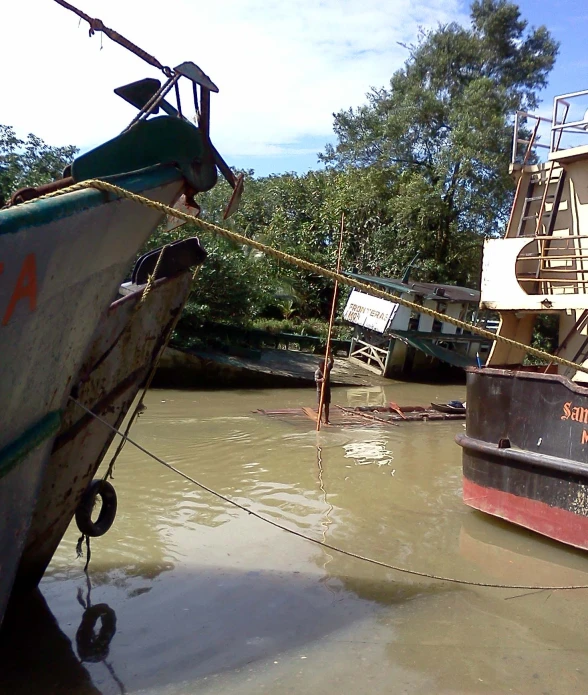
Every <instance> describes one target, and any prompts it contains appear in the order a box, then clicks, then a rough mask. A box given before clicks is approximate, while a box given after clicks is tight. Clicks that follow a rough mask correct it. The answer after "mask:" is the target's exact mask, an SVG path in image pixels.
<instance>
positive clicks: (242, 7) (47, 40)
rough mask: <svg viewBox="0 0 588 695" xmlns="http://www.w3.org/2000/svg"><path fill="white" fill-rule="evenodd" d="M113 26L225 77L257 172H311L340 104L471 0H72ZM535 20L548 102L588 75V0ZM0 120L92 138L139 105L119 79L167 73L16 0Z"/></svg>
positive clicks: (232, 120)
mask: <svg viewBox="0 0 588 695" xmlns="http://www.w3.org/2000/svg"><path fill="white" fill-rule="evenodd" d="M73 4H74V5H77V6H78V7H79V8H80V9H82V10H84V11H85V12H86V13H88V14H89V15H91V16H95V17H99V18H100V19H102V20H103V21H104V23H105V24H106V25H107V26H111V27H113V28H115V29H117V30H118V31H119V32H120V33H122V34H123V35H125V36H127V37H128V38H129V39H131V40H132V41H134V42H135V43H137V44H138V45H140V46H141V47H143V48H144V49H145V50H147V51H148V52H151V53H153V54H154V55H156V56H157V57H158V58H159V59H160V60H161V62H163V63H165V64H169V65H176V64H178V63H180V62H182V61H184V60H193V61H194V62H196V63H197V64H198V65H200V67H202V68H203V69H204V71H205V72H207V73H208V74H209V75H210V76H211V78H212V79H213V80H214V81H215V82H216V83H217V84H218V86H219V88H220V93H219V94H218V95H213V103H212V136H213V140H214V141H215V144H216V146H217V148H218V149H219V151H220V152H221V153H222V154H223V155H224V156H225V158H226V159H227V161H228V162H229V163H230V164H232V165H235V166H239V167H243V168H252V169H254V170H255V171H256V173H257V174H258V175H265V174H269V173H281V172H284V171H297V172H304V171H307V170H308V169H309V168H314V167H316V166H318V165H317V159H316V153H317V152H319V151H321V150H322V149H323V147H324V145H325V143H326V142H328V141H332V139H333V134H332V121H333V118H332V114H333V112H337V111H339V110H340V109H343V108H347V107H349V106H357V105H359V104H361V103H362V102H363V101H364V99H365V93H366V92H367V91H369V89H370V87H372V86H374V87H380V86H383V85H385V84H387V82H388V80H389V78H390V76H391V75H392V73H393V72H394V70H396V69H397V68H398V67H400V66H401V65H402V63H403V61H404V60H405V59H406V57H407V52H406V49H404V48H402V47H401V46H400V45H399V43H410V42H411V41H414V39H415V38H416V36H417V32H418V28H419V26H424V27H434V26H436V25H437V24H438V23H439V22H448V21H452V20H456V21H461V22H464V23H465V22H467V21H468V7H469V4H468V3H464V2H461V1H460V0H274V2H273V3H268V2H267V0H215V2H206V3H203V2H194V0H166V3H158V4H153V3H149V2H145V0H125V2H124V3H123V2H121V1H120V0H73ZM519 4H520V7H521V10H522V14H523V16H524V17H525V18H526V19H528V20H529V23H530V24H531V25H535V26H537V25H540V24H545V25H547V27H548V28H549V29H550V31H551V32H552V33H553V34H554V36H555V37H556V38H557V39H558V40H559V41H560V42H561V54H560V56H559V59H558V62H557V65H556V68H555V69H554V71H553V73H552V75H551V78H550V85H549V88H548V89H547V90H546V91H545V92H544V94H543V95H542V96H543V104H542V107H541V108H542V112H543V113H545V114H546V115H547V114H548V113H550V111H551V100H552V97H553V95H554V94H559V93H562V92H567V91H575V90H579V89H583V88H585V87H588V54H587V52H586V49H585V46H586V44H587V43H588V41H587V37H588V6H587V3H586V2H585V0H584V1H583V2H581V1H580V0H551V1H550V2H549V3H545V2H538V1H537V0H534V1H532V0H523V1H522V2H520V3H519ZM0 60H1V61H2V64H3V65H4V66H5V68H6V69H5V75H6V76H7V79H5V81H4V85H3V96H4V98H3V100H2V103H1V105H0V123H4V124H7V125H12V126H14V127H15V128H16V130H17V133H18V134H19V135H20V136H24V135H26V134H27V133H28V132H34V133H35V134H37V135H39V136H40V137H42V138H43V139H45V140H46V141H47V142H48V143H50V144H53V145H64V144H76V145H78V146H79V147H81V148H82V149H83V150H84V149H88V148H90V147H92V146H94V145H96V144H98V143H100V142H102V141H104V140H106V139H109V138H111V137H113V136H114V135H116V134H117V133H118V132H120V131H121V130H122V129H123V128H124V126H125V125H126V124H127V123H128V122H129V121H130V119H131V118H132V117H133V115H134V113H133V110H132V108H131V107H130V106H128V105H126V104H125V103H124V102H123V101H122V100H120V99H119V98H118V97H116V96H114V95H113V93H112V90H113V88H114V87H116V86H119V85H122V84H125V83H127V82H132V81H134V80H137V79H140V78H142V77H147V76H158V73H157V71H154V70H153V69H152V68H150V67H149V66H148V65H146V64H144V63H142V62H141V61H140V60H139V59H138V58H136V57H135V56H133V55H130V54H128V53H127V52H126V51H124V50H123V49H121V48H119V47H118V46H116V45H114V44H112V43H111V42H110V41H109V40H108V39H107V38H104V39H103V40H102V42H101V39H100V35H96V36H94V37H93V38H92V39H90V38H88V30H87V26H86V25H85V24H82V25H79V22H78V19H77V18H76V17H75V16H74V15H72V14H71V13H69V12H67V11H66V10H65V9H63V8H62V7H60V6H58V5H57V4H55V3H53V2H52V1H51V0H28V1H27V2H21V3H7V4H6V7H3V21H2V24H1V25H0Z"/></svg>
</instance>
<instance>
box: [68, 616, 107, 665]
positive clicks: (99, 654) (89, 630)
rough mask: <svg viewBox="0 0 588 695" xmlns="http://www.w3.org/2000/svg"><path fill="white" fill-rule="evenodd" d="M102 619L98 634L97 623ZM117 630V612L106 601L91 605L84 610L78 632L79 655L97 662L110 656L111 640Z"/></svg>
mask: <svg viewBox="0 0 588 695" xmlns="http://www.w3.org/2000/svg"><path fill="white" fill-rule="evenodd" d="M98 620H100V621H101V625H100V630H99V631H98V634H96V632H95V629H96V623H97V622H98ZM115 632H116V613H115V612H114V611H113V610H112V608H111V607H110V606H109V605H107V604H106V603H99V604H97V605H96V606H90V607H89V608H86V610H85V611H84V615H83V616H82V622H81V623H80V626H79V628H78V631H77V632H76V646H77V648H78V656H79V657H80V659H81V660H82V661H90V662H93V663H96V662H97V661H102V660H104V659H106V657H107V656H108V648H109V646H110V642H111V641H112V638H113V637H114V633H115Z"/></svg>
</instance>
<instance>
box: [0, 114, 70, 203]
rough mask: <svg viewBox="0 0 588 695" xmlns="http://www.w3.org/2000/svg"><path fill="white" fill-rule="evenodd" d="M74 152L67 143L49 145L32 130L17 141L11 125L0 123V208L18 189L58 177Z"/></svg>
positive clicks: (47, 181) (37, 184)
mask: <svg viewBox="0 0 588 695" xmlns="http://www.w3.org/2000/svg"><path fill="white" fill-rule="evenodd" d="M77 151H78V150H77V147H73V146H71V145H68V146H66V147H51V146H50V145H47V144H46V143H45V142H43V140H41V138H39V137H37V136H36V135H33V134H32V133H31V134H29V135H28V136H27V139H26V140H21V139H19V138H17V137H16V133H15V132H14V129H13V128H12V127H10V126H6V125H0V207H1V206H2V205H4V204H5V203H6V201H7V200H8V199H9V198H10V196H11V195H12V193H14V192H15V191H17V190H19V189H20V188H25V187H28V186H39V185H41V184H43V183H49V182H50V181H55V180H56V179H58V178H60V177H61V175H62V172H63V170H64V168H65V167H66V166H67V165H68V164H70V163H71V161H72V160H73V158H74V156H75V154H76V152H77Z"/></svg>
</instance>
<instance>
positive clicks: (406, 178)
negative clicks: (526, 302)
mask: <svg viewBox="0 0 588 695" xmlns="http://www.w3.org/2000/svg"><path fill="white" fill-rule="evenodd" d="M406 48H407V51H408V58H407V60H406V62H405V64H404V66H403V67H402V68H401V69H399V70H397V71H396V72H395V73H394V74H393V75H392V77H391V80H390V83H389V85H388V86H386V87H382V88H378V89H372V91H371V92H370V93H369V94H368V95H367V102H366V103H365V104H364V105H361V106H359V107H356V108H349V109H347V110H344V111H341V112H340V113H338V114H336V115H335V116H334V132H335V136H336V144H335V145H334V146H327V147H326V148H325V151H324V153H323V154H322V155H321V156H320V158H321V159H322V161H323V163H324V165H325V167H324V168H323V169H321V170H318V171H310V172H308V173H307V174H304V175H297V174H295V173H286V174H282V175H272V176H267V177H263V178H256V177H254V175H253V172H251V171H250V172H245V173H246V185H245V192H244V195H243V199H242V202H241V207H240V209H239V211H238V212H237V213H236V214H235V215H234V216H233V217H231V218H230V219H229V220H227V221H226V222H225V221H223V219H222V215H223V211H224V209H225V206H226V204H227V202H228V200H229V198H230V195H231V190H230V187H229V186H228V185H227V184H226V183H224V182H222V183H219V184H218V185H217V186H215V187H214V188H213V189H212V190H211V191H209V192H208V193H206V194H205V195H203V196H201V197H200V199H199V203H200V205H201V207H202V213H201V216H202V218H203V219H205V220H208V221H211V222H215V223H218V224H222V225H223V226H226V227H228V228H229V229H234V230H235V231H239V232H240V233H241V234H244V235H245V236H247V237H250V238H254V239H256V240H258V241H260V242H262V243H265V244H268V245H270V246H273V247H276V248H278V249H281V250H283V251H286V252H289V253H291V254H294V255H296V256H300V257H302V258H304V259H307V260H310V261H312V262H315V263H317V264H319V265H321V266H324V267H327V268H331V269H335V268H336V264H337V252H338V246H339V234H340V225H341V220H342V217H343V219H344V229H345V234H344V240H343V248H342V270H343V271H356V272H358V273H362V274H367V275H378V276H383V277H401V276H402V273H403V271H404V270H405V268H406V267H407V265H408V263H409V262H410V261H411V259H412V258H413V257H414V256H415V254H416V253H417V252H418V253H419V258H418V261H417V263H416V266H417V268H416V269H415V271H414V273H413V276H416V275H417V274H418V276H419V279H421V280H424V281H434V282H435V281H437V282H448V283H453V284H463V285H466V286H471V287H475V286H477V284H478V280H479V272H480V266H481V248H482V241H483V239H484V238H485V237H489V236H493V235H496V234H497V233H499V231H500V230H501V228H502V227H503V226H504V223H505V221H506V219H507V217H508V211H509V206H510V202H511V199H512V191H513V184H512V181H511V179H510V178H509V175H508V163H509V152H510V138H511V131H512V127H511V126H512V118H511V116H512V114H513V112H514V111H515V110H516V109H524V110H530V109H533V108H534V107H536V105H537V94H538V92H539V90H541V89H542V88H543V87H544V86H545V84H546V80H547V76H548V74H549V71H550V70H551V68H552V66H553V63H554V60H555V56H556V54H557V51H558V45H557V43H556V42H555V41H554V40H553V39H552V37H551V36H550V34H549V32H548V31H547V30H546V29H545V27H540V28H538V29H529V28H528V26H527V22H526V21H525V20H524V19H523V18H522V17H521V15H520V11H519V9H518V7H517V6H516V5H515V4H513V3H511V2H508V0H475V2H474V3H473V4H472V6H471V23H470V25H469V26H460V25H458V24H455V23H451V24H447V25H442V26H439V27H437V28H436V29H431V30H428V31H423V32H422V33H421V34H420V36H419V37H418V40H417V42H416V43H415V44H414V45H411V46H407V47H406ZM75 152H76V150H75V148H73V147H61V148H59V147H58V148H54V147H49V146H48V145H46V144H45V143H44V142H43V141H42V140H40V139H39V138H37V137H36V136H34V135H29V136H28V138H27V140H26V141H23V140H19V139H18V138H17V137H16V136H15V133H14V131H13V129H12V128H10V127H7V126H0V197H2V196H4V197H7V196H8V195H9V193H11V192H13V191H14V190H15V189H16V188H18V187H21V186H28V185H37V184H39V183H43V182H45V181H49V180H51V179H52V178H55V177H56V176H58V175H59V174H60V173H61V170H62V169H63V167H64V165H65V164H66V163H68V162H69V161H70V160H71V158H72V157H73V155H74V154H75ZM193 235H196V236H200V237H201V239H202V242H203V245H204V246H205V248H206V249H207V251H208V258H207V261H206V263H205V264H204V266H203V267H202V269H201V270H200V272H199V275H198V278H197V281H196V283H195V286H194V290H193V292H192V296H191V298H190V303H189V306H188V310H187V312H186V314H185V316H184V318H183V319H182V322H181V325H180V327H179V332H180V333H182V335H183V336H184V338H186V336H187V335H188V334H191V335H192V336H197V335H198V331H199V328H200V327H202V325H203V324H204V323H206V322H225V323H231V324H233V325H237V326H243V327H248V326H255V325H256V326H266V327H268V328H269V327H270V326H277V325H278V323H277V322H284V321H287V322H288V323H287V324H285V323H280V324H279V325H282V326H286V325H288V326H291V329H288V330H289V331H290V330H291V332H300V331H305V332H307V333H308V334H309V335H312V333H311V331H314V330H317V331H319V330H320V332H319V335H321V336H322V335H323V333H322V331H324V330H326V328H325V327H326V322H327V321H328V318H329V314H330V310H331V304H332V297H333V284H332V283H331V282H330V281H328V280H326V279H325V278H323V277H322V276H317V275H315V274H313V273H308V272H306V271H303V270H301V269H299V268H296V267H292V266H290V265H288V264H285V263H278V262H275V261H273V260H272V259H271V258H269V257H267V256H265V255H264V254H263V253H260V252H257V251H252V250H251V249H250V248H249V247H238V246H236V245H235V244H233V243H231V242H228V241H226V240H224V239H221V238H219V237H217V236H214V235H212V234H209V233H207V232H204V231H202V229H201V228H199V227H198V226H196V225H189V224H186V225H183V226H180V227H177V228H176V229H174V230H172V231H165V227H164V226H162V227H161V228H160V229H159V230H158V231H157V233H156V234H155V235H154V236H153V237H152V238H151V240H150V241H149V244H148V245H147V248H155V247H157V246H161V245H163V244H165V243H168V242H170V241H174V240H177V239H181V238H186V237H188V236H193ZM144 250H146V249H144ZM345 298H346V293H345V292H341V293H340V295H339V298H338V310H339V311H338V314H339V315H340V313H341V309H342V306H343V303H344V300H345ZM272 322H273V323H272ZM313 327H314V328H313ZM316 327H319V328H316ZM346 330H348V329H346Z"/></svg>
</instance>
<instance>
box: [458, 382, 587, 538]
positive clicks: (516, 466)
mask: <svg viewBox="0 0 588 695" xmlns="http://www.w3.org/2000/svg"><path fill="white" fill-rule="evenodd" d="M467 378H468V383H467V419H466V433H465V434H460V435H458V436H457V438H456V439H457V443H458V444H459V445H460V446H462V447H463V499H464V502H465V503H466V504H467V505H469V506H470V507H473V508H475V509H479V510H480V511H483V512H486V513H488V514H492V515H494V516H498V517H500V518H502V519H506V520H508V521H511V522H513V523H515V524H519V525H520V526H524V527H525V528H528V529H531V530H533V531H536V532H538V533H541V534H543V535H545V536H548V537H549V538H553V539H555V540H558V541H562V542H563V543H567V544H569V545H573V546H576V547H578V548H583V549H588V463H587V461H588V388H585V387H582V386H578V385H576V384H574V383H573V382H571V381H570V380H569V379H566V378H564V377H561V376H558V375H554V374H538V373H532V372H522V371H511V370H503V369H470V370H468V377H467Z"/></svg>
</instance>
